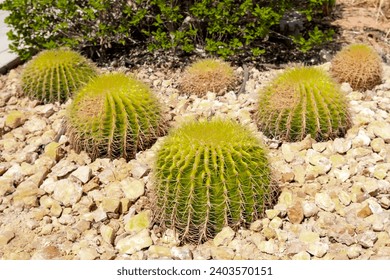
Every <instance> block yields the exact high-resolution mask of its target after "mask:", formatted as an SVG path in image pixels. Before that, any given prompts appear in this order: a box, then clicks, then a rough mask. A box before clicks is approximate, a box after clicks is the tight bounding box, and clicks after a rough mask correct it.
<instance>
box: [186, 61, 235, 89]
mask: <svg viewBox="0 0 390 280" xmlns="http://www.w3.org/2000/svg"><path fill="white" fill-rule="evenodd" d="M235 80H236V79H235V76H234V71H233V68H232V67H231V66H230V65H229V64H228V63H227V62H224V61H221V60H218V59H211V58H207V59H201V60H199V61H197V62H195V63H193V64H191V65H190V66H188V67H187V68H186V69H185V71H184V74H183V76H182V78H181V79H180V81H179V89H180V90H181V91H182V92H183V93H187V94H196V95H198V96H202V95H205V94H206V93H207V92H208V91H212V92H215V93H217V94H223V93H224V92H225V91H226V90H227V89H228V88H229V87H231V86H232V84H233V83H234V82H235Z"/></svg>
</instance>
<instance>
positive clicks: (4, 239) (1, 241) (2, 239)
mask: <svg viewBox="0 0 390 280" xmlns="http://www.w3.org/2000/svg"><path fill="white" fill-rule="evenodd" d="M14 237H15V233H14V232H13V231H6V232H2V233H0V246H3V245H6V244H8V243H9V242H10V241H11V240H12V239H13V238H14Z"/></svg>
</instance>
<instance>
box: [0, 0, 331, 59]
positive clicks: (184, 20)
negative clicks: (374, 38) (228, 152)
mask: <svg viewBox="0 0 390 280" xmlns="http://www.w3.org/2000/svg"><path fill="white" fill-rule="evenodd" d="M334 2H335V1H334V0H305V1H298V0H218V1H214V0H185V1H183V0H90V1H85V0H6V1H4V3H3V4H0V9H3V10H8V11H10V12H11V13H10V15H9V16H8V17H7V19H6V23H8V24H9V25H10V26H11V27H12V29H13V30H12V31H10V32H9V33H8V36H9V38H10V40H11V42H12V45H11V46H10V47H11V50H13V51H15V52H16V53H18V54H19V56H20V57H21V58H22V59H28V58H30V57H31V56H32V55H34V54H35V53H37V52H38V51H40V50H42V49H51V48H56V47H59V46H66V47H71V48H73V49H75V50H78V51H82V52H83V53H85V54H86V55H88V56H89V57H92V58H94V59H95V60H96V59H97V58H99V57H102V56H104V55H105V54H107V53H113V52H114V53H115V52H120V51H125V50H128V49H130V48H133V47H134V46H137V47H140V46H141V47H144V48H147V49H148V50H149V51H151V52H153V51H156V50H165V49H169V50H172V51H174V52H184V53H192V52H194V50H196V49H197V48H198V49H199V48H200V49H205V50H206V51H207V52H210V53H213V54H217V55H219V56H222V57H225V58H227V57H229V56H232V55H236V54H241V53H245V54H250V55H253V56H258V55H261V54H262V53H264V51H265V50H264V48H263V47H264V42H266V41H267V40H273V39H274V38H281V37H282V38H284V39H285V40H284V42H283V41H281V43H288V44H292V46H295V47H298V48H300V49H301V50H302V51H307V50H308V49H311V48H313V47H315V46H317V45H318V44H320V43H322V42H323V41H327V40H329V39H330V38H331V36H332V34H331V33H329V32H324V30H321V29H319V27H318V26H316V24H315V21H316V20H319V19H321V18H322V17H324V16H326V15H328V14H329V13H330V10H331V8H332V7H333V6H334ZM308 23H310V24H308ZM313 23H314V24H313ZM286 39H287V40H286ZM307 41H308V42H307Z"/></svg>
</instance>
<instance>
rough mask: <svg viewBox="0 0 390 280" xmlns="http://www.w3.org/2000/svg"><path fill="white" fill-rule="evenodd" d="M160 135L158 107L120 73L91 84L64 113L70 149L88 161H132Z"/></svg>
mask: <svg viewBox="0 0 390 280" xmlns="http://www.w3.org/2000/svg"><path fill="white" fill-rule="evenodd" d="M163 132H164V127H163V117H162V114H161V110H160V105H159V102H158V100H157V99H156V97H155V96H154V95H153V94H152V92H151V91H150V89H149V87H148V86H146V85H145V84H143V83H142V82H140V81H138V80H136V79H134V78H131V77H129V76H126V75H125V74H121V73H111V74H105V75H101V76H99V77H97V78H95V79H93V80H91V81H90V82H89V83H88V84H87V85H86V86H84V87H83V88H82V89H81V90H80V91H79V92H78V93H77V95H76V97H75V99H74V100H73V102H72V103H71V105H70V107H69V108H68V112H67V133H68V135H69V141H70V145H71V147H72V148H73V149H75V150H76V152H79V151H81V150H84V151H86V152H87V153H88V154H89V155H90V156H91V157H92V158H96V157H97V156H105V157H110V158H115V157H123V158H125V159H130V158H133V157H134V156H135V154H136V153H137V151H139V150H141V149H145V148H147V147H149V146H150V145H151V144H152V143H153V142H154V141H155V140H156V139H157V137H159V136H161V135H162V133H163Z"/></svg>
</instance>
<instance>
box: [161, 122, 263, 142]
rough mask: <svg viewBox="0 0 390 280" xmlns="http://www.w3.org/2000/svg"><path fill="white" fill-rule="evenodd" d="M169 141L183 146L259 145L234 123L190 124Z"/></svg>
mask: <svg viewBox="0 0 390 280" xmlns="http://www.w3.org/2000/svg"><path fill="white" fill-rule="evenodd" d="M167 141H172V142H175V143H177V144H179V145H183V146H187V145H190V146H195V145H196V146H200V147H202V146H209V147H221V146H231V145H233V146H235V145H245V144H253V143H257V144H258V143H259V141H258V140H256V139H255V138H254V137H253V136H252V134H251V133H249V131H248V130H247V129H245V128H244V127H242V126H240V125H237V124H236V123H234V122H232V121H223V120H214V121H211V122H206V121H203V122H190V123H187V124H184V125H183V126H182V127H180V129H177V130H176V131H174V132H173V133H172V134H171V135H170V137H169V138H168V139H167Z"/></svg>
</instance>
